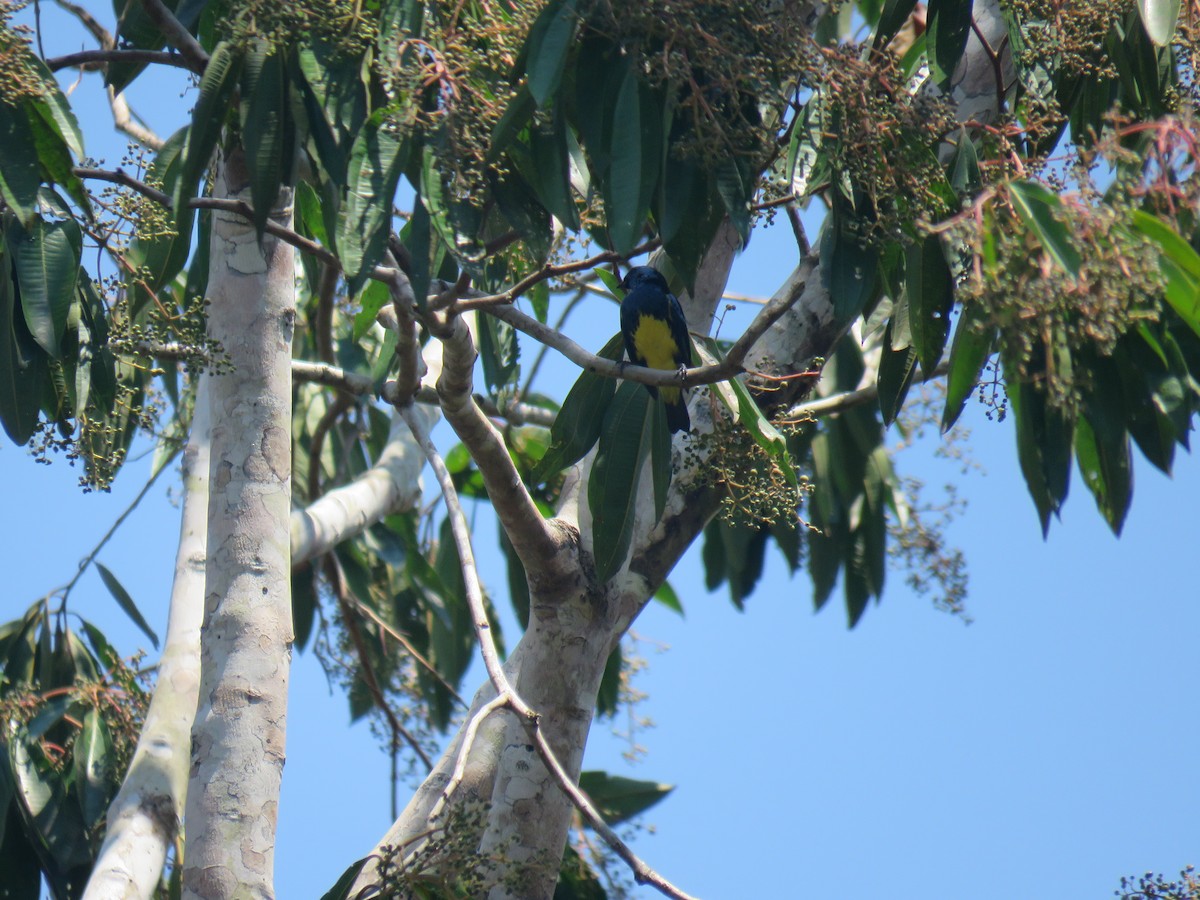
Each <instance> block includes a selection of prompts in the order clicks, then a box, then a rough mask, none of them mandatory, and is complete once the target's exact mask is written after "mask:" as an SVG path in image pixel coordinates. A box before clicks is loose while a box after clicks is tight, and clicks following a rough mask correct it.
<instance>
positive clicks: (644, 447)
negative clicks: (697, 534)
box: [588, 381, 651, 582]
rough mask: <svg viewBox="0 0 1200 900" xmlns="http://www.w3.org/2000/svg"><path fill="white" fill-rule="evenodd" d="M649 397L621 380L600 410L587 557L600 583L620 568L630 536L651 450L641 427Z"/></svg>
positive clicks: (590, 485)
mask: <svg viewBox="0 0 1200 900" xmlns="http://www.w3.org/2000/svg"><path fill="white" fill-rule="evenodd" d="M649 401H650V395H649V393H647V392H646V390H645V389H644V388H643V387H642V386H641V385H640V384H635V383H634V382H632V381H623V382H621V386H620V387H618V388H617V390H616V394H615V395H614V396H613V399H612V403H611V404H610V405H609V407H608V411H607V412H606V413H605V414H604V421H603V426H602V428H601V431H600V442H599V448H598V449H597V451H596V460H595V463H594V464H593V466H592V476H591V478H589V479H588V506H589V507H590V508H591V511H592V556H593V557H594V558H595V564H596V579H597V581H599V582H605V581H607V580H608V579H609V578H611V577H612V576H613V575H615V574H616V573H617V571H618V570H619V569H620V568H621V564H622V563H623V562H624V561H625V555H626V554H627V553H628V551H629V542H630V540H631V539H632V538H633V522H634V515H635V512H636V509H637V500H638V490H637V487H638V479H639V476H640V475H641V470H642V464H643V463H644V462H645V460H646V455H647V454H648V453H649V452H650V443H651V437H650V433H649V429H647V428H646V427H645V422H646V405H647V404H648V403H649Z"/></svg>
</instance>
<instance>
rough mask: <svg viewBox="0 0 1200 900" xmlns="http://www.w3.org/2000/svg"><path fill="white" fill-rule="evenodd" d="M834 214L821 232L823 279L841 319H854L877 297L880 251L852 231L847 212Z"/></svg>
mask: <svg viewBox="0 0 1200 900" xmlns="http://www.w3.org/2000/svg"><path fill="white" fill-rule="evenodd" d="M839 207H840V204H838V203H835V204H834V212H835V215H834V216H833V217H832V218H831V220H829V221H827V222H826V223H825V227H824V228H823V229H822V231H821V241H820V258H821V278H822V281H823V282H824V283H825V286H826V287H827V288H828V289H829V293H830V296H831V297H832V298H833V309H834V314H835V316H836V317H837V321H838V322H842V323H848V322H851V321H853V320H854V318H855V317H856V316H858V315H859V314H860V313H861V312H862V311H863V310H864V309H865V308H866V307H867V304H868V302H869V301H870V300H871V299H872V298H873V297H874V296H875V293H876V291H877V290H878V287H879V251H878V249H876V248H875V247H874V246H873V245H870V244H865V243H864V242H863V241H862V240H861V239H860V238H858V237H857V236H856V235H854V234H852V233H851V231H850V229H849V226H848V225H847V224H846V223H845V221H844V220H845V218H846V213H844V212H842V213H838V210H839Z"/></svg>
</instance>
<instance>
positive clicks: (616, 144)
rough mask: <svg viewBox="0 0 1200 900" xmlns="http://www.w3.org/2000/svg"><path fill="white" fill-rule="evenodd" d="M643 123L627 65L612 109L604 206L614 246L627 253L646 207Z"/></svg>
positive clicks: (634, 79)
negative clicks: (643, 202) (641, 204)
mask: <svg viewBox="0 0 1200 900" xmlns="http://www.w3.org/2000/svg"><path fill="white" fill-rule="evenodd" d="M642 137H643V123H642V111H641V100H640V97H639V90H638V77H637V73H636V71H635V70H634V68H633V67H632V66H629V67H627V69H626V73H625V79H624V81H623V82H622V84H621V90H620V92H619V93H618V94H617V98H616V108H615V109H614V110H613V121H612V135H611V140H610V143H609V153H610V154H611V156H612V165H611V168H610V171H609V173H608V177H607V178H605V180H604V187H605V192H604V208H605V211H606V212H607V214H608V216H607V218H608V234H609V237H610V239H611V241H612V246H613V249H614V250H616V251H617V252H618V253H626V252H628V251H629V250H632V249H633V245H634V244H635V243H636V242H637V239H638V236H639V235H640V234H641V230H642V223H643V222H644V220H645V215H646V211H645V209H644V208H642V207H640V201H641V199H642V166H643V165H644V164H645V163H646V160H645V159H644V158H643V155H642V151H643V147H642Z"/></svg>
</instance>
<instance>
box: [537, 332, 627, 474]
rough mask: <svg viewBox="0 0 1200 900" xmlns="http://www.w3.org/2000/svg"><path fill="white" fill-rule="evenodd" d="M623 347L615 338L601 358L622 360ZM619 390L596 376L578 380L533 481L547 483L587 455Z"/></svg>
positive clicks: (586, 375)
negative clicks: (556, 473) (557, 473)
mask: <svg viewBox="0 0 1200 900" xmlns="http://www.w3.org/2000/svg"><path fill="white" fill-rule="evenodd" d="M624 346H625V345H624V343H623V339H622V337H621V335H620V334H616V335H614V336H613V337H612V338H610V339H609V341H608V343H606V344H605V345H604V347H603V348H601V349H600V351H599V353H598V355H599V356H602V357H604V358H605V359H611V360H617V359H620V357H621V354H622V353H623V352H624ZM616 389H617V385H616V381H615V380H614V379H612V378H605V377H603V376H601V375H597V374H596V373H595V372H584V373H582V374H581V375H580V376H579V378H578V380H577V381H576V382H575V384H574V385H573V386H572V387H571V390H570V391H568V392H567V396H566V399H565V400H563V405H562V409H560V410H559V411H558V415H557V416H555V418H554V424H553V425H551V426H550V449H549V450H547V451H546V455H545V456H543V457H542V458H541V460H539V461H538V464H537V466H536V467H535V468H534V471H533V472H532V474H531V475H530V479H531V480H532V481H534V482H539V481H544V480H545V479H546V478H548V477H549V476H550V475H552V474H553V473H555V472H558V471H559V470H561V469H565V468H566V467H567V466H573V465H574V464H575V463H577V462H579V460H581V459H583V457H584V456H586V455H587V453H588V451H589V450H591V449H592V447H594V446H595V444H596V441H597V440H598V439H599V438H600V431H601V428H602V427H603V424H604V419H605V415H606V411H607V410H608V407H609V405H610V403H611V401H612V397H613V394H614V393H615V392H616Z"/></svg>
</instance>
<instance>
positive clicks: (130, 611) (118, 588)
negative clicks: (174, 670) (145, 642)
mask: <svg viewBox="0 0 1200 900" xmlns="http://www.w3.org/2000/svg"><path fill="white" fill-rule="evenodd" d="M96 571H97V572H99V573H100V580H101V581H103V582H104V586H105V587H106V588H108V592H109V593H110V594H112V597H113V599H114V600H116V601H117V605H118V606H119V607H121V609H122V610H124V612H125V615H127V616H129V618H130V619H132V620H133V624H134V625H136V626H137V627H138V628H140V629H141V630H142V633H143V634H145V635H146V637H148V638H150V643H152V644H153V645H154V649H156V650H157V649H158V635H157V634H155V633H154V629H153V628H151V627H150V623H149V622H147V621H146V619H145V618H144V617H143V616H142V613H141V611H140V610H139V609H138V608H137V604H136V603H134V602H133V598H132V597H130V596H129V592H128V591H126V590H125V588H124V587H122V585H121V582H119V581H118V580H117V578H116V576H115V575H113V573H112V572H110V571H109V570H108V569H107V568H105V567H104V566H103V565H101V564H100V563H96Z"/></svg>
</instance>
